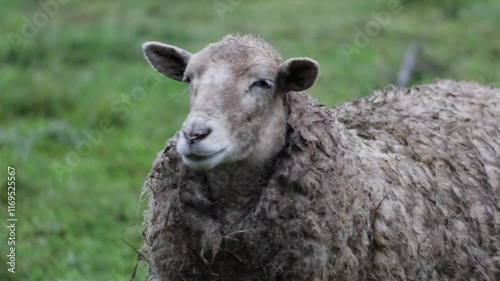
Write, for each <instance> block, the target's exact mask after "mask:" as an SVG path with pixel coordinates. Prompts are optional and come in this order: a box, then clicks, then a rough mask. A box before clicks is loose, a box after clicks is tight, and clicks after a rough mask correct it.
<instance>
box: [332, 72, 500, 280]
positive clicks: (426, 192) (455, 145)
mask: <svg viewBox="0 0 500 281" xmlns="http://www.w3.org/2000/svg"><path fill="white" fill-rule="evenodd" d="M330 115H331V116H332V117H334V119H335V122H338V123H337V124H339V125H344V126H345V127H346V129H347V130H348V131H349V132H350V134H352V135H353V136H354V137H357V139H358V140H359V143H361V147H358V148H356V150H357V151H356V152H353V154H354V155H355V158H356V159H358V161H359V162H358V164H356V165H357V166H362V164H360V163H362V162H368V163H369V165H372V166H377V168H371V169H375V170H378V174H379V179H377V177H374V178H372V179H366V180H368V181H371V182H372V183H373V184H371V192H372V198H375V200H378V202H379V203H377V202H373V203H374V204H376V205H375V206H374V209H373V212H374V214H373V232H374V241H373V242H374V243H373V245H374V246H375V247H374V251H373V258H372V261H373V268H372V270H373V271H374V274H375V276H378V277H379V278H380V277H381V276H389V275H392V276H396V277H399V278H406V277H409V278H410V277H418V276H427V278H430V277H431V276H432V277H433V278H434V279H436V280H456V279H454V278H462V279H461V280H471V279H474V278H480V279H481V280H499V279H500V273H499V270H500V253H499V252H498V251H499V250H500V90H499V89H495V88H493V87H487V86H482V85H479V84H474V83H464V82H453V81H438V82H436V83H434V84H430V85H426V86H419V87H415V88H411V89H403V88H394V87H391V88H388V89H386V90H383V91H378V92H376V93H374V94H373V95H371V96H369V97H367V98H363V99H359V100H357V101H353V102H350V103H347V104H344V105H342V106H340V107H337V108H334V109H332V110H331V111H330ZM363 154H365V155H367V156H366V158H367V159H364V160H363V157H364V156H363ZM380 178H382V179H383V180H382V181H383V183H378V184H376V183H375V182H376V181H377V180H380ZM372 207H373V206H372ZM411 265H413V266H411ZM411 269H413V270H414V271H412V270H411ZM415 270H418V271H415ZM384 271H385V273H384ZM419 271H420V272H419Z"/></svg>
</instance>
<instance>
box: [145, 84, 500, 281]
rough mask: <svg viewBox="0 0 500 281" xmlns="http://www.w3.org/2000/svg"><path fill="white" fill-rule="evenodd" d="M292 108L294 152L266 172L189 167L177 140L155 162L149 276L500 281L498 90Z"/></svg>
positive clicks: (435, 90)
mask: <svg viewBox="0 0 500 281" xmlns="http://www.w3.org/2000/svg"><path fill="white" fill-rule="evenodd" d="M284 102H285V105H286V107H287V108H288V115H289V117H288V133H287V143H286V146H285V147H283V150H282V152H281V153H280V154H279V155H278V156H277V157H276V159H274V160H273V161H271V162H270V163H266V164H265V165H264V166H263V168H262V169H260V170H259V169H257V170H255V171H246V170H245V171H243V172H242V171H241V170H238V168H234V167H229V166H228V167H221V168H220V170H218V171H208V172H198V171H193V170H191V169H189V168H188V167H186V166H185V165H184V164H183V163H182V161H181V159H180V157H179V155H178V154H177V153H176V152H175V145H176V140H177V135H176V136H174V137H173V138H172V139H171V140H170V141H169V142H168V144H167V147H166V149H165V150H164V151H162V152H160V153H159V155H158V157H157V159H156V161H155V163H154V165H153V169H152V171H151V173H150V175H149V177H148V179H147V181H146V183H145V185H144V191H145V192H147V193H148V194H149V196H150V200H149V211H148V212H147V215H146V218H145V223H146V229H145V231H144V240H145V245H144V252H145V255H146V257H147V258H148V262H149V265H150V267H149V279H148V280H169V281H171V280H172V281H173V280H233V281H234V280H247V281H253V280H440V281H443V280H491V281H493V280H500V252H499V250H500V90H499V89H496V88H492V87H487V86H481V85H479V84H474V83H466V82H453V81H437V82H435V83H433V84H430V85H425V86H419V87H414V88H411V89H404V88H394V87H392V88H388V89H385V90H383V91H378V92H376V93H374V94H372V95H371V96H369V97H366V98H362V99H359V100H356V101H353V102H350V103H346V104H344V105H341V106H339V107H336V108H333V109H328V108H325V107H323V106H321V105H319V104H317V103H316V102H315V101H313V100H312V99H311V98H309V97H308V96H307V95H306V94H305V93H296V92H290V93H288V94H287V97H286V98H285V100H284ZM221 171H225V172H224V173H223V172H221ZM238 173H239V174H238ZM235 174H237V176H236V177H235V176H234V175H235ZM241 175H245V176H241ZM235 178H238V179H239V182H238V183H237V184H236V181H235ZM218 182H219V183H221V184H214V183H218ZM231 196H232V197H231ZM231 203H233V204H239V206H241V208H240V209H239V210H240V212H239V213H237V214H234V216H229V217H228V214H227V212H228V211H227V210H231V209H230V208H229V207H227V206H228V205H230V204H231ZM225 208H226V209H225ZM229 215H231V214H229Z"/></svg>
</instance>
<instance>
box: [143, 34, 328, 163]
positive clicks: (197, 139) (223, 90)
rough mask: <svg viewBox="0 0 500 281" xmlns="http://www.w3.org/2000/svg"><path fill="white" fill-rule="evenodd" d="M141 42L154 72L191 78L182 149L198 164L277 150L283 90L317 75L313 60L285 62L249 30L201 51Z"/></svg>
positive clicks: (260, 157) (263, 156)
mask: <svg viewBox="0 0 500 281" xmlns="http://www.w3.org/2000/svg"><path fill="white" fill-rule="evenodd" d="M143 48H144V52H145V56H146V58H147V60H148V61H149V63H150V64H151V65H152V66H153V67H154V68H155V69H156V70H157V71H159V72H160V73H162V74H164V75H166V76H167V77H170V78H172V79H174V80H177V81H182V82H185V83H187V84H188V85H189V90H190V93H191V104H190V112H189V115H188V117H187V118H186V120H185V122H184V124H183V126H182V129H181V133H180V137H179V140H178V144H177V152H178V153H179V154H180V155H181V157H182V160H183V161H184V163H185V164H187V165H188V166H190V167H191V168H193V169H198V170H199V169H202V170H207V169H211V168H213V167H215V166H217V165H219V164H221V163H231V162H237V161H243V160H245V161H250V162H253V163H255V164H261V162H262V161H265V160H267V159H269V158H270V157H272V156H273V154H274V153H276V152H277V151H279V149H280V148H281V147H282V145H283V143H284V138H285V131H286V129H285V128H286V116H285V109H284V107H283V99H284V97H285V95H286V93H288V92H289V91H303V90H305V89H307V88H309V87H311V86H312V85H313V83H314V81H315V80H316V77H317V75H318V64H317V63H316V62H315V61H313V60H311V59H308V58H294V59H289V60H287V61H285V62H283V63H282V62H281V57H280V55H279V54H278V53H277V52H276V51H275V50H274V48H272V47H271V46H270V45H269V44H268V43H266V42H265V41H263V40H262V39H260V38H257V37H254V36H251V35H247V36H226V37H224V38H223V39H222V40H221V41H220V42H218V43H214V44H210V45H208V46H207V47H206V48H205V49H203V50H201V51H200V52H198V53H196V54H191V53H190V52H188V51H185V50H183V49H180V48H177V47H174V46H170V45H166V44H162V43H158V42H148V43H145V44H144V45H143Z"/></svg>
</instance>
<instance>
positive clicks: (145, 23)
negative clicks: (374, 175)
mask: <svg viewBox="0 0 500 281" xmlns="http://www.w3.org/2000/svg"><path fill="white" fill-rule="evenodd" d="M499 28H500V1H494V0H491V1H489V0H478V1H467V0H442V1H431V0H428V1H426V0H413V1H411V0H406V1H405V0H370V1H361V0H355V1H353V0H336V1H323V0H310V1H297V0H279V1H264V0H258V1H250V0H208V1H188V0H182V1H181V0H171V1H151V0H144V1H132V0H124V1H117V0H107V1H104V0H101V1H95V0H89V1H76V0H42V1H35V0H30V1H28V0H20V1H10V0H6V1H3V2H2V8H1V9H0V35H1V36H0V164H1V167H0V171H1V172H0V184H2V194H1V198H0V199H1V200H0V220H1V221H2V227H1V230H0V240H1V242H0V245H2V246H1V247H0V250H1V256H0V264H2V265H1V266H0V269H1V271H0V280H70V281H73V280H75V281H76V280H145V276H146V265H145V264H144V263H140V264H139V266H138V268H137V272H136V274H135V278H132V274H133V271H134V266H135V264H136V250H137V249H139V248H140V246H141V231H142V225H141V224H142V211H143V208H144V206H143V205H144V203H145V202H144V200H141V186H142V183H143V180H144V178H145V177H146V175H147V174H148V172H149V169H150V167H151V163H152V161H153V159H154V158H155V155H156V153H157V151H159V150H161V149H162V148H163V145H164V143H165V141H166V139H168V138H169V137H170V136H171V135H172V134H173V133H174V132H175V131H176V130H177V129H178V128H179V127H180V125H181V123H182V121H183V119H184V117H185V116H186V113H187V110H188V95H187V94H184V92H185V90H186V87H185V85H184V84H183V83H179V82H175V81H171V80H168V79H167V78H165V77H163V76H161V75H160V74H157V73H155V72H154V71H152V70H151V69H150V67H149V65H148V64H147V63H146V61H145V60H144V59H143V54H142V50H141V44H142V43H143V42H145V41H149V40H154V41H162V42H165V43H168V44H172V45H176V46H179V47H181V48H184V49H187V50H190V51H191V52H196V51H198V50H200V49H202V48H203V47H204V46H205V45H206V44H208V43H210V42H214V41H218V40H219V39H220V38H221V37H222V36H224V35H226V34H228V33H237V32H238V33H241V34H245V33H255V34H259V35H261V36H262V37H263V38H265V39H267V40H268V41H270V42H271V43H272V44H273V45H274V46H275V47H276V48H277V49H278V50H279V51H280V52H281V53H282V55H283V57H284V58H289V57H297V56H308V57H311V58H314V59H315V60H317V61H318V62H319V63H320V65H321V75H320V78H319V80H318V82H317V84H316V85H315V86H314V87H313V88H312V89H310V90H309V93H310V94H311V95H312V96H314V97H315V98H317V99H318V100H319V101H320V102H322V103H324V104H326V105H329V106H333V105H335V104H338V103H340V102H343V101H346V100H349V99H354V98H357V97H361V96H365V95H367V94H369V93H370V92H371V91H373V90H375V89H378V88H383V87H385V86H386V85H388V84H399V85H408V86H410V85H414V84H419V83H427V82H431V81H432V80H434V79H436V78H452V79H457V80H472V81H478V82H481V83H484V84H490V85H496V86H497V87H498V86H499V84H500V60H499V59H500V29H499ZM8 165H10V166H13V167H15V168H16V172H17V177H16V186H17V190H16V207H17V208H16V216H17V218H18V222H17V229H16V230H17V237H16V238H17V244H16V245H17V252H16V257H17V265H16V274H11V273H9V272H7V271H6V269H5V268H6V267H5V266H4V265H5V264H6V262H7V257H6V255H7V251H6V247H5V246H6V244H7V242H6V241H7V235H8V234H7V231H6V230H5V225H4V222H6V218H7V211H6V210H7V196H6V190H7V166H8Z"/></svg>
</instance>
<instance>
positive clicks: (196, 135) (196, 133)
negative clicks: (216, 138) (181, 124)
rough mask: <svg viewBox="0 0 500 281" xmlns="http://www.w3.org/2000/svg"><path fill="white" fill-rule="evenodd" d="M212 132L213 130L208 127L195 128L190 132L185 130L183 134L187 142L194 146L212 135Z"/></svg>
mask: <svg viewBox="0 0 500 281" xmlns="http://www.w3.org/2000/svg"><path fill="white" fill-rule="evenodd" d="M211 132H212V129H210V128H209V127H207V126H200V125H198V126H193V128H192V129H191V130H189V131H185V130H183V131H182V133H183V134H184V137H185V138H186V140H187V141H188V142H189V143H190V144H193V143H195V142H198V141H200V140H202V139H204V138H206V137H207V136H208V135H210V133H211Z"/></svg>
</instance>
